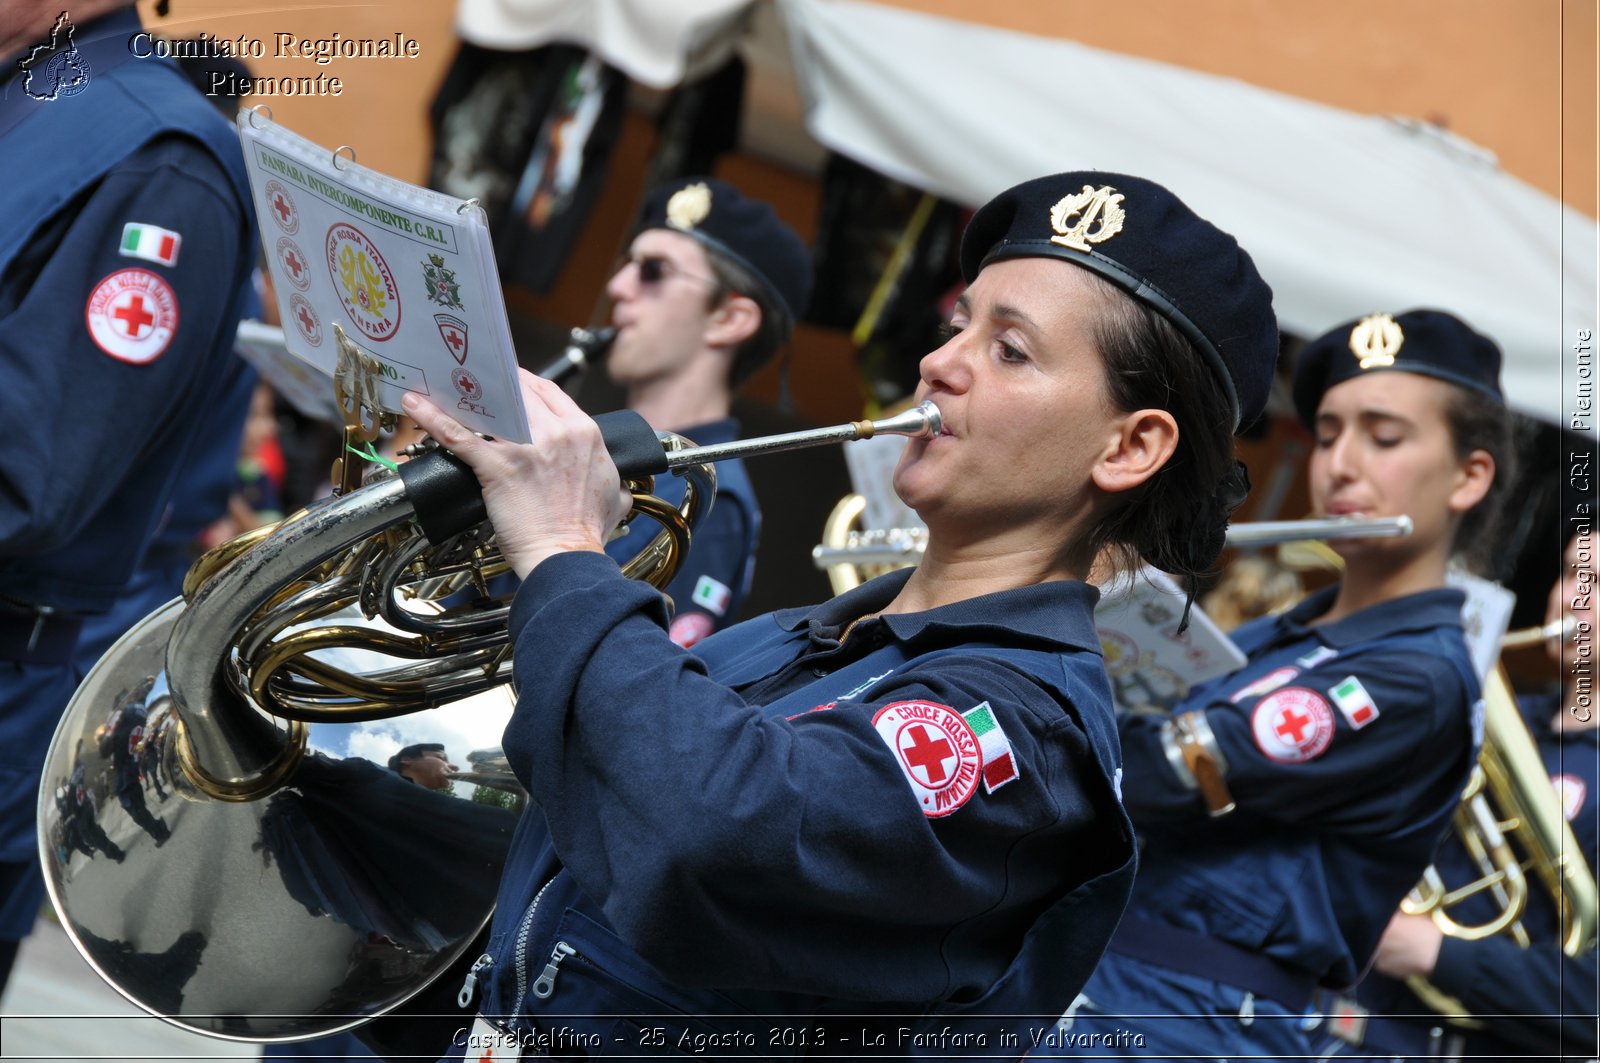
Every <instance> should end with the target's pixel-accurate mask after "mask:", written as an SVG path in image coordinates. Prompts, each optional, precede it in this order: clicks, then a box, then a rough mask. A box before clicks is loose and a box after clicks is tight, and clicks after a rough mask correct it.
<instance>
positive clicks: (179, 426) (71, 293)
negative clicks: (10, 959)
mask: <svg viewBox="0 0 1600 1063" xmlns="http://www.w3.org/2000/svg"><path fill="white" fill-rule="evenodd" d="M139 29H140V26H139V21H138V17H137V15H136V14H135V13H134V12H133V11H132V10H131V9H130V10H123V11H120V12H117V13H114V14H111V15H107V16H105V17H104V18H101V19H97V20H95V21H94V22H91V23H88V24H85V25H83V26H80V27H77V28H76V31H75V33H74V34H73V36H72V37H71V39H70V41H68V40H66V39H64V38H63V37H62V36H61V34H58V39H57V44H58V46H59V47H58V50H57V53H56V54H57V55H61V56H66V57H67V58H66V59H65V60H63V62H62V64H57V65H55V66H53V67H51V69H49V70H46V71H43V72H41V71H39V70H37V69H31V70H22V71H17V72H16V73H15V74H14V75H13V76H11V77H9V78H8V79H7V80H6V81H5V82H4V83H3V84H0V93H3V95H0V187H3V188H4V189H5V190H6V197H7V198H6V210H5V211H4V212H3V214H0V373H3V376H4V379H5V382H6V383H5V387H4V388H3V389H0V418H3V419H4V422H5V424H6V426H7V427H6V437H5V443H4V448H5V449H4V454H5V458H4V460H3V461H0V588H3V590H0V594H3V596H4V597H3V599H0V880H3V881H5V883H6V886H7V888H6V893H7V896H6V897H5V898H4V900H3V901H0V941H15V940H16V939H18V938H20V937H22V936H23V935H24V934H26V933H27V930H28V928H29V927H30V926H31V925H32V922H33V917H34V914H35V912H36V911H37V909H38V905H39V902H40V899H41V897H42V889H41V888H40V883H39V882H38V876H37V873H36V872H35V871H34V865H35V864H36V863H37V855H36V852H35V846H36V843H35V839H34V809H35V805H36V803H37V800H38V794H37V791H38V785H39V769H40V763H41V761H42V759H43V756H44V753H45V749H46V746H47V745H48V743H49V739H50V735H51V732H52V730H53V729H54V727H55V724H56V720H57V718H58V717H59V715H60V713H61V711H62V710H63V709H64V708H65V706H66V704H67V701H68V699H69V698H70V697H71V695H72V691H73V689H74V687H75V686H76V684H77V681H78V679H79V678H80V673H79V672H78V670H77V669H76V668H75V667H74V666H73V664H72V660H73V656H74V650H75V645H76V641H77V638H78V634H79V631H80V628H81V622H82V617H84V616H85V615H89V614H93V613H99V612H103V611H105V610H106V609H107V608H108V607H110V605H111V604H112V602H113V600H114V599H115V598H116V597H117V595H118V593H119V592H120V590H121V589H122V588H123V586H124V585H125V584H126V583H127V581H128V579H129V577H130V575H131V574H132V573H133V571H134V567H135V565H136V564H137V562H138V560H139V557H140V555H141V553H142V551H143V550H144V547H145V543H146V542H147V541H148V540H149V538H150V536H151V534H152V532H153V530H154V529H155V527H156V525H157V522H158V521H159V519H160V517H161V515H162V512H163V510H164V509H165V507H166V504H167V500H168V498H169V497H170V496H171V494H172V492H173V489H174V486H175V484H176V482H177V480H178V477H179V475H180V470H181V469H182V467H183V465H184V462H185V460H186V459H187V458H188V457H189V453H190V449H191V441H192V440H193V438H194V436H195V433H196V426H197V425H198V424H200V423H201V421H202V417H203V414H204V412H205V411H206V410H207V409H208V408H209V407H210V406H211V405H212V404H213V403H215V402H216V401H217V398H218V396H219V394H221V390H222V388H223V387H224V383H225V379H224V378H225V376H226V375H227V370H226V369H225V367H224V363H225V362H226V361H229V360H231V359H232V354H231V350H232V339H233V334H234V330H235V328H236V327H237V324H238V320H239V314H240V309H241V302H240V301H241V298H242V296H243V293H244V292H245V290H246V288H247V284H246V281H247V280H248V278H249V274H250V268H251V261H252V255H253V248H254V218H253V215H252V212H251V211H250V209H249V207H248V205H247V204H248V203H249V198H248V197H249V191H248V184H247V181H246V178H245V172H244V165H243V159H242V156H241V153H240V150H239V144H238V139H237V137H236V136H235V134H234V133H233V131H232V130H231V129H230V128H229V127H228V125H227V123H226V122H225V121H224V120H223V119H222V118H221V117H220V116H219V115H218V114H217V113H216V110H215V109H214V108H213V107H212V106H211V105H210V104H209V103H207V102H206V101H205V99H204V97H202V96H201V95H200V94H199V93H198V92H197V91H195V89H194V87H193V86H192V85H191V84H190V83H189V81H188V80H187V79H186V78H185V77H184V75H183V74H182V73H180V72H179V71H178V69H177V67H176V66H175V65H174V64H172V63H171V62H170V61H166V60H161V59H158V58H154V57H152V58H146V59H138V58H134V56H133V55H132V54H131V52H130V48H129V41H130V38H131V37H132V36H133V35H134V34H136V33H138V32H139ZM69 53H70V54H69ZM12 58H16V57H12ZM5 66H6V67H7V68H8V69H10V70H15V69H16V65H15V64H14V63H13V62H11V61H10V60H7V61H6V62H5ZM35 66H37V64H35ZM63 70H69V71H76V72H78V73H76V74H74V75H73V76H72V77H71V78H70V79H69V78H68V77H67V76H66V75H65V74H63ZM80 75H81V76H80ZM38 96H54V98H46V99H40V98H36V97H38Z"/></svg>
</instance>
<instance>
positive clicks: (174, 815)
mask: <svg viewBox="0 0 1600 1063" xmlns="http://www.w3.org/2000/svg"><path fill="white" fill-rule="evenodd" d="M569 360H570V359H569ZM596 420H597V421H598V422H599V423H600V427H601V433H602V435H603V436H604V437H605V440H606V446H607V449H608V451H609V452H610V453H611V455H612V457H613V460H614V461H615V462H616V464H617V467H618V469H619V470H620V471H621V472H622V474H623V475H624V477H625V478H627V479H628V480H629V483H630V489H631V490H632V491H633V493H634V507H635V512H636V513H643V514H645V515H647V516H649V517H650V518H651V519H652V520H654V521H655V522H656V523H658V524H659V525H661V531H659V532H657V534H656V535H655V536H654V537H653V538H652V539H651V541H650V543H649V544H647V545H646V547H645V548H644V549H643V550H641V551H640V552H639V553H638V555H637V556H636V557H635V558H634V560H633V561H630V562H628V564H627V565H625V566H623V570H624V572H625V573H627V574H628V575H629V576H632V577H635V578H641V579H645V580H648V581H649V582H651V583H653V584H655V585H656V586H658V587H659V586H663V585H664V584H665V583H666V581H667V580H669V579H670V578H671V577H672V574H673V570H674V563H675V559H676V558H678V557H681V556H682V550H683V549H684V548H686V547H687V543H688V531H687V529H688V528H689V527H691V526H692V525H693V523H694V521H695V519H697V517H698V516H699V514H700V513H701V512H702V511H703V509H704V507H705V506H706V505H708V504H709V502H710V499H711V498H712V496H713V494H714V492H715V488H716V474H715V472H714V466H713V465H712V463H714V462H717V461H721V460H724V459H727V458H742V457H751V456H754V455H759V454H768V453H773V452H777V451H784V450H792V449H795V448H798V447H808V446H816V445H821V444H827V443H839V442H845V441H848V440H853V439H866V438H870V437H872V436H875V435H883V434H897V435H908V436H928V435H933V434H935V433H937V432H938V431H939V427H940V418H939V411H938V410H937V409H936V408H935V407H934V406H933V405H932V404H924V405H923V406H921V407H918V408H917V409H915V410H911V411H909V412H907V413H903V414H900V415H899V416H896V417H890V418H886V419H883V420H878V421H856V422H853V423H850V424H845V425H839V426H837V427H833V428H822V429H818V430H815V431H810V432H791V433H786V434H783V435H777V436H771V437H767V438H764V439H751V440H741V441H738V442H734V443H727V444H721V445H717V446H706V447H697V446H694V445H693V444H692V443H691V442H690V441H689V440H686V439H683V438H682V437H680V436H676V435H673V434H672V433H658V432H656V431H655V430H654V429H652V428H650V426H649V425H648V424H647V423H646V422H645V421H644V419H643V418H641V417H640V416H639V415H638V414H637V413H631V412H629V411H621V414H620V415H617V414H612V415H601V416H600V417H598V418H596ZM669 471H670V472H672V473H674V474H676V475H680V476H682V478H683V480H684V485H685V489H684V501H683V502H682V503H681V504H680V505H677V506H674V505H672V504H670V503H667V502H664V501H663V500H662V499H660V498H657V497H655V496H654V495H653V494H652V493H651V486H652V478H653V477H654V476H656V475H658V474H661V473H664V472H669ZM483 518H484V509H483V506H482V500H481V492H480V491H479V489H478V487H477V481H476V478H475V477H474V476H473V475H472V473H471V470H470V469H468V468H466V466H465V465H463V464H462V463H461V462H460V461H459V460H458V459H456V458H455V457H454V456H453V455H450V454H448V453H446V452H443V451H440V450H437V449H430V450H425V451H424V452H423V453H422V454H421V455H420V456H418V457H416V458H414V459H413V460H411V461H407V462H405V463H403V464H402V465H400V467H399V469H398V471H397V472H394V473H379V474H378V475H377V477H376V478H375V479H373V480H372V481H371V482H369V483H367V484H365V485H364V486H359V487H356V488H354V489H352V490H350V491H348V492H347V493H344V494H342V495H339V496H337V497H334V498H329V499H326V500H324V501H322V502H319V503H316V504H314V505H312V506H310V507H308V508H307V509H305V510H302V511H301V512H299V513H296V514H293V515H292V516H290V517H288V518H286V519H285V520H284V521H282V522H281V523H280V524H278V525H276V526H274V527H269V528H264V529H262V530H261V531H260V532H259V533H255V534H252V535H251V536H250V537H248V538H247V537H241V538H240V539H237V540H234V541H233V542H231V543H229V544H224V545H223V546H222V547H219V548H218V549H216V550H214V551H212V552H211V553H209V554H207V555H206V556H205V557H203V558H202V559H201V560H200V561H199V562H197V563H196V566H195V568H194V569H193V570H191V573H190V578H189V580H188V581H186V586H185V594H184V598H183V599H179V600H175V601H173V602H170V603H168V604H167V605H166V606H163V607H162V608H161V609H160V610H158V611H157V612H155V613H153V614H151V615H150V616H148V617H146V618H145V619H144V620H142V621H140V623H139V624H137V625H135V627H134V628H133V629H131V630H130V631H129V632H128V633H127V634H126V635H125V636H123V638H122V639H121V640H120V641H119V642H118V643H117V644H116V645H115V646H114V647H113V648H112V649H111V650H110V651H108V652H107V654H106V655H105V656H104V657H103V658H101V660H100V662H99V663H98V664H96V665H95V667H94V668H93V669H92V670H91V671H90V673H89V675H88V676H87V677H86V678H85V680H84V682H83V684H82V685H81V686H79V688H78V690H77V692H76V693H75V694H74V695H73V698H72V701H71V702H70V703H69V705H68V707H67V710H66V713H65V715H64V716H63V718H62V721H61V724H60V727H59V729H58V730H57V733H56V738H55V741H54V742H53V743H52V745H51V749H50V752H49V754H48V755H47V757H46V762H45V765H44V768H43V790H42V794H43V797H42V800H41V801H40V804H39V835H40V837H41V839H42V840H43V845H42V847H41V855H42V856H43V861H42V864H43V870H44V874H45V880H46V887H47V888H48V890H49V892H50V898H51V901H52V903H53V904H54V905H55V908H56V911H57V912H58V913H59V914H60V917H61V923H62V926H63V927H64V928H65V929H66V932H67V934H68V936H69V937H70V938H71V939H72V941H73V944H74V945H75V946H76V947H77V949H78V951H79V952H80V953H81V954H82V955H83V957H84V958H85V959H86V960H87V961H88V963H89V964H90V965H91V966H92V967H93V968H94V969H95V970H96V971H97V972H98V973H99V974H100V975H101V976H102V977H103V978H104V979H105V980H106V981H107V982H109V983H110V984H111V985H112V986H113V987H114V988H116V989H117V990H118V991H119V992H121V993H122V994H123V995H124V996H126V997H127V998H128V999H130V1000H132V1001H133V1002H135V1003H136V1004H138V1005H139V1006H140V1007H142V1008H144V1009H145V1010H147V1011H151V1012H152V1013H155V1014H159V1015H161V1016H162V1017H164V1018H166V1019H168V1020H169V1021H171V1022H173V1023H174V1024H176V1025H179V1026H182V1027H184V1028H186V1029H189V1030H193V1031H196V1032H199V1033H203V1034H208V1035H211V1036H216V1037H224V1038H230V1039H238V1040H252V1041H264V1042H271V1041H290V1040H296V1039H304V1038H307V1037H311V1036H316V1035H321V1034H326V1033H331V1032H335V1031H337V1030H341V1029H346V1028H349V1027H351V1026H354V1025H357V1024H359V1023H360V1022H361V1021H364V1019H365V1018H367V1017H370V1016H373V1015H377V1014H381V1013H383V1012H385V1011H387V1010H389V1009H391V1008H393V1007H395V1006H397V1005H398V1004H399V1003H401V1002H402V1001H404V1000H405V999H407V998H408V997H409V996H410V995H412V994H413V993H415V992H417V991H418V990H419V989H420V988H421V987H422V986H425V985H427V984H428V983H430V982H432V981H433V980H434V979H436V978H438V977H439V976H440V975H441V973H442V972H443V971H444V970H445V969H447V968H448V967H449V965H450V964H451V962H452V961H454V960H455V958H456V957H457V956H459V955H460V954H461V952H462V951H463V950H464V949H466V948H467V947H468V945H470V944H471V942H472V940H473V938H474V936H475V935H476V934H477V932H478V930H479V929H480V928H481V927H482V926H483V925H484V924H485V922H486V921H487V919H488V915H489V912H490V910H491V909H492V906H493V900H494V886H495V882H496V880H497V878H498V873H499V872H498V867H499V863H498V862H499V861H502V860H503V859H504V852H505V847H506V846H507V845H508V844H509V840H510V824H511V823H512V822H514V817H513V816H510V815H509V813H507V814H505V815H496V814H495V813H496V809H494V808H486V807H485V804H486V803H485V802H481V801H478V800H477V799H476V796H475V797H474V800H471V801H467V800H458V799H451V798H448V797H446V796H445V795H443V794H439V793H434V792H432V791H425V790H423V789H422V788H420V787H417V786H415V785H413V784H412V783H409V782H406V781H405V780H403V779H401V778H399V777H398V776H397V775H394V774H393V773H392V772H385V771H383V770H382V769H380V768H378V767H377V765H376V764H375V763H373V762H371V761H370V760H368V759H366V758H364V757H363V756H361V755H359V754H357V753H355V752H354V751H350V755H348V756H344V757H339V758H332V757H329V756H325V755H322V754H320V753H318V752H316V751H314V750H313V748H312V747H311V744H310V739H309V732H308V726H310V725H312V724H321V723H327V722H342V723H350V722H361V721H372V720H380V719H386V718H389V717H392V716H397V715H401V714H407V713H414V712H422V711H427V710H433V709H437V710H438V711H440V712H448V713H450V714H451V715H452V717H453V720H452V725H451V728H450V732H449V733H451V734H459V733H461V731H460V729H459V728H460V727H461V726H462V724H461V723H460V720H459V717H460V716H462V715H463V714H466V715H468V716H470V717H471V718H474V719H475V718H476V716H475V715H473V714H474V712H475V710H474V708H473V706H472V705H471V704H470V703H471V702H472V701H473V700H474V699H480V698H481V699H486V700H487V701H489V702H493V701H495V700H496V699H499V700H502V701H503V700H504V699H505V698H506V697H507V696H508V695H507V694H506V693H505V691H506V690H507V684H508V683H509V681H510V680H511V664H512V662H511V657H512V653H511V647H510V646H509V644H508V640H509V633H508V628H507V617H508V613H509V608H510V604H509V601H507V600H505V599H504V598H503V597H496V596H495V595H494V594H493V593H492V592H491V591H490V589H489V581H490V580H492V579H494V578H495V577H496V576H497V575H498V574H499V573H500V572H503V571H504V570H505V565H504V563H503V559H502V558H501V557H500V555H499V550H498V549H497V547H496V545H495V540H494V535H493V531H492V529H491V528H490V527H489V526H488V525H487V524H485V523H484V520H483ZM473 592H476V593H473ZM485 707H486V708H489V709H491V710H492V708H493V706H492V705H489V706H485ZM508 708H509V706H507V709H508ZM126 714H133V715H136V716H138V717H139V718H140V719H141V720H142V721H144V738H143V739H142V741H141V744H140V749H141V751H148V752H147V754H146V753H144V752H141V756H144V757H145V761H144V762H142V767H141V771H142V772H144V775H143V777H144V778H146V779H151V780H155V779H159V780H161V782H162V790H160V791H158V792H156V793H153V794H146V792H145V785H144V784H141V786H140V789H139V791H138V793H137V794H136V795H133V796H134V797H136V798H137V800H133V798H132V797H130V801H132V805H131V806H130V805H129V804H128V803H125V802H122V801H119V800H118V799H117V798H116V797H114V796H112V794H113V793H115V789H114V780H115V778H116V776H117V771H118V764H119V763H120V761H118V760H117V759H116V758H118V757H121V756H122V755H123V752H125V751H126V744H125V743H124V744H123V745H121V746H117V747H115V748H113V747H114V746H115V744H114V743H108V742H105V741H102V737H101V736H102V735H103V734H104V733H109V732H108V727H107V723H106V721H107V720H108V719H110V720H116V719H121V718H123V717H124V716H125V715H126ZM498 720H499V724H498V726H503V723H504V716H503V715H500V716H499V717H498ZM496 730H497V732H498V727H497V729H496ZM427 733H428V732H426V731H421V732H419V734H422V735H427ZM326 735H327V732H324V736H325V738H326ZM119 750H121V751H122V752H119ZM469 763H470V764H471V765H472V767H471V770H469V771H467V772H458V773H456V775H455V779H456V780H458V781H459V782H461V783H462V784H466V783H469V782H470V783H473V784H475V785H476V786H479V787H482V786H489V787H500V788H503V789H506V790H508V791H510V792H512V793H513V794H514V793H516V792H518V791H519V790H520V787H518V786H517V784H516V782H515V779H514V777H511V776H510V775H509V773H508V771H507V770H506V767H507V765H506V764H505V763H504V758H503V757H500V758H494V757H482V758H480V757H476V756H474V757H471V758H469ZM463 788H464V787H463ZM130 793H131V791H130ZM108 798H109V799H108ZM147 803H148V804H147ZM136 812H137V813H138V814H139V816H138V817H136V815H135V813H136ZM419 813H420V814H422V815H423V816H424V817H425V818H426V820H427V821H428V822H429V824H430V825H431V826H432V828H433V836H424V835H422V834H419V835H418V836H417V837H416V839H415V840H416V844H406V845H404V846H401V847H395V846H393V845H389V844H386V839H387V840H392V838H393V835H394V832H395V830H396V829H397V825H403V826H404V829H406V830H410V829H412V828H411V826H410V825H411V824H413V823H414V822H416V820H417V817H418V815H419ZM485 816H490V817H492V819H491V820H490V821H486V820H485ZM486 824H487V825H486ZM152 825H154V827H153V826H152ZM291 828H292V829H291ZM152 829H155V830H157V831H160V832H162V834H161V836H160V837H159V838H157V837H156V836H155V835H153V834H152V833H151V831H152ZM113 839H114V840H113ZM330 839H336V840H337V841H336V842H334V841H331V840H330ZM157 849H160V852H159V853H157V852H156V851H155V850H157ZM397 858H398V859H397ZM418 884H421V885H420V886H419V885H418ZM108 898H117V899H116V900H110V901H108ZM241 911H242V912H244V913H246V914H243V915H237V914H233V913H237V912H241ZM218 913H223V914H222V915H219V914H218ZM201 952H203V953H204V957H205V962H204V964H203V965H201V966H200V967H199V968H197V967H196V964H195V963H194V962H184V961H186V960H187V961H192V960H193V959H194V958H196V957H198V956H199V955H200V953H201ZM129 956H143V957H148V958H149V962H146V963H143V964H138V965H135V964H132V963H130V962H129V961H128V959H127V957H129ZM162 956H170V957H172V958H173V962H160V963H158V962H155V961H156V960H157V959H159V958H160V957H162Z"/></svg>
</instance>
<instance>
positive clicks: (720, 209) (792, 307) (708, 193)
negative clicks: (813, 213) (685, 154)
mask: <svg viewBox="0 0 1600 1063" xmlns="http://www.w3.org/2000/svg"><path fill="white" fill-rule="evenodd" d="M639 228H640V229H672V230H675V231H677V232H681V233H684V234H685V235H687V236H692V237H694V238H695V239H696V240H699V241H700V242H701V243H702V244H704V245H705V246H706V247H708V248H711V249H712V250H714V251H716V252H718V253H719V254H722V255H724V256H726V257H727V258H729V259H732V260H733V261H734V262H737V263H738V264H739V265H741V266H743V267H744V268H745V269H747V270H749V271H750V273H751V274H752V275H753V276H754V277H755V278H756V280H758V281H759V282H761V284H762V286H763V287H765V288H766V294H767V295H768V296H769V297H770V298H771V299H772V300H773V302H774V303H775V304H776V305H778V306H781V307H783V308H784V309H785V310H787V311H788V312H789V323H790V324H793V323H794V322H795V321H798V320H799V319H800V315H801V314H803V313H805V312H806V304H807V303H808V302H809V301H810V299H811V280H812V277H811V253H810V252H809V251H807V250H806V245H805V242H804V241H803V240H801V239H800V236H799V234H797V233H796V232H795V231H794V230H793V229H791V228H789V227H788V226H787V225H785V224H784V223H783V222H781V221H779V220H778V215H777V212H776V211H774V210H773V209H772V207H771V206H769V205H768V204H766V203H763V202H761V201H760V200H755V199H746V198H745V197H744V196H743V195H742V194H740V192H739V190H738V189H737V188H735V187H733V186H732V185H730V184H729V183H728V182H726V181H719V180H717V179H716V178H714V177H686V178H683V179H681V180H677V181H671V182H668V183H667V184H663V185H660V186H658V187H657V188H656V189H655V190H654V191H653V192H651V194H650V198H649V200H648V201H647V202H646V203H645V208H644V218H643V219H642V220H641V222H640V224H639Z"/></svg>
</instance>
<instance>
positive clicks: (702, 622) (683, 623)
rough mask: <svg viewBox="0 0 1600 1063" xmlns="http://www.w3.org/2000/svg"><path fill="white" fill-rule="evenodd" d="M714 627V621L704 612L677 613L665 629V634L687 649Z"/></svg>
mask: <svg viewBox="0 0 1600 1063" xmlns="http://www.w3.org/2000/svg"><path fill="white" fill-rule="evenodd" d="M715 629H716V623H715V622H714V621H713V620H712V619H711V618H710V617H709V616H707V615H706V614H704V613H679V614H678V616H677V617H675V618H674V619H673V621H672V626H671V627H670V628H668V629H667V636H668V637H669V638H671V639H672V641H673V642H676V643H677V644H678V645H680V646H682V647H683V648H684V649H688V648H689V647H690V646H693V645H694V644H695V643H697V642H699V641H700V640H701V639H703V638H705V637H706V636H707V635H709V634H711V632H712V631H714V630H715Z"/></svg>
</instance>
